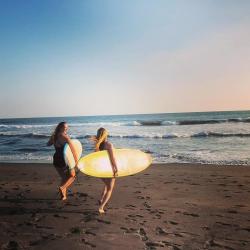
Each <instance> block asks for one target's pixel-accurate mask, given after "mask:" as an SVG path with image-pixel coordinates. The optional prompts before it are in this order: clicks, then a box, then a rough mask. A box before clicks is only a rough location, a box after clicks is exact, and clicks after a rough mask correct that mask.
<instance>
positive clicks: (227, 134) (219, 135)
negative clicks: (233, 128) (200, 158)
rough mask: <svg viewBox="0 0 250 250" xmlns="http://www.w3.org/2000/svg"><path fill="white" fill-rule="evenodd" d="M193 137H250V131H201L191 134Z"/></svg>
mask: <svg viewBox="0 0 250 250" xmlns="http://www.w3.org/2000/svg"><path fill="white" fill-rule="evenodd" d="M191 137H250V134H249V133H217V132H200V133H197V134H193V135H191Z"/></svg>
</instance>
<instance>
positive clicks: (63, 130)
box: [47, 122, 78, 200]
mask: <svg viewBox="0 0 250 250" xmlns="http://www.w3.org/2000/svg"><path fill="white" fill-rule="evenodd" d="M67 131H68V124H67V123H66V122H60V123H59V124H58V125H57V126H56V129H55V131H54V132H53V134H52V135H51V137H50V139H49V141H48V143H47V146H51V145H54V147H55V150H56V152H55V154H54V156H53V165H54V166H55V168H56V170H57V172H58V174H59V175H60V176H61V178H62V179H61V185H60V186H59V193H60V195H61V198H62V200H66V199H67V188H68V187H69V186H70V185H71V184H72V183H73V182H74V180H75V176H76V173H75V169H74V168H73V169H69V168H68V166H67V165H66V163H65V161H64V155H63V149H64V146H65V144H66V143H68V144H69V147H70V149H71V151H72V154H73V156H74V159H75V162H78V159H77V154H76V151H75V149H74V146H73V144H72V142H71V139H70V137H69V136H68V134H67Z"/></svg>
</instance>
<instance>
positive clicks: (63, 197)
mask: <svg viewBox="0 0 250 250" xmlns="http://www.w3.org/2000/svg"><path fill="white" fill-rule="evenodd" d="M59 192H60V194H61V200H63V201H65V200H67V195H66V192H67V191H66V188H62V187H59Z"/></svg>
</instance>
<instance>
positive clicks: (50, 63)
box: [0, 0, 250, 117]
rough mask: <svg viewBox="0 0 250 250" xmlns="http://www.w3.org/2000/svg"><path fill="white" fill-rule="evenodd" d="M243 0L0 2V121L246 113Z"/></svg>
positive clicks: (247, 25)
mask: <svg viewBox="0 0 250 250" xmlns="http://www.w3.org/2000/svg"><path fill="white" fill-rule="evenodd" d="M249 13H250V1H248V0H245V1H244V0H238V1H234V0H232V1H231V0H219V1H218V0H203V1H200V0H196V1H192V0H189V1H186V0H183V1H178V0H172V1H171V0H169V1H166V0H162V1H161V0H154V1H150V0H126V1H122V0H120V1H119V0H113V1H111V0H99V1H98V0H89V1H87V0H71V1H68V0H40V1H39V0H27V1H20V0H16V1H14V0H10V1H6V0H0V36H1V38H0V58H1V60H0V87H1V90H0V107H1V108H0V117H33V116H63V115H98V114H128V113H154V112H158V113H159V112H184V111H208V110H241V109H250V15H249Z"/></svg>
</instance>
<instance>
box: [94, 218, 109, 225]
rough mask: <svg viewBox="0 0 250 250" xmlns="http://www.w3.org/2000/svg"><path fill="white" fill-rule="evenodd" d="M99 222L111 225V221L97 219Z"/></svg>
mask: <svg viewBox="0 0 250 250" xmlns="http://www.w3.org/2000/svg"><path fill="white" fill-rule="evenodd" d="M97 221H98V222H101V223H104V224H111V222H110V221H107V220H102V219H97Z"/></svg>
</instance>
